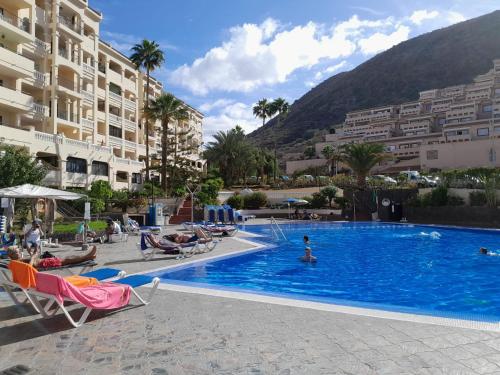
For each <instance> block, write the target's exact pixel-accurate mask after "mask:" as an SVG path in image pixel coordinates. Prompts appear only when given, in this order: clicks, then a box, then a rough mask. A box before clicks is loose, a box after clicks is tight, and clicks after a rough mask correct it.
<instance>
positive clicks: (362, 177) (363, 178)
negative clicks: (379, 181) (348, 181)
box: [358, 174, 366, 188]
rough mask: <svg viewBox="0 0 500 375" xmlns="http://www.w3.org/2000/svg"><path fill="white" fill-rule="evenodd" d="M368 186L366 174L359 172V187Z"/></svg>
mask: <svg viewBox="0 0 500 375" xmlns="http://www.w3.org/2000/svg"><path fill="white" fill-rule="evenodd" d="M365 186H366V176H365V175H364V174H358V187H359V188H364V187H365Z"/></svg>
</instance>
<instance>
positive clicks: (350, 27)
mask: <svg viewBox="0 0 500 375" xmlns="http://www.w3.org/2000/svg"><path fill="white" fill-rule="evenodd" d="M396 27H397V29H396V31H394V33H392V34H388V35H385V34H380V33H375V34H373V35H375V41H376V42H377V43H378V47H377V50H379V48H380V47H381V46H382V45H388V46H389V47H390V46H391V45H392V44H391V43H393V41H396V40H404V39H403V38H402V37H403V34H408V33H409V28H408V27H402V26H398V25H397V24H396V22H395V20H394V19H393V18H391V17H389V18H385V19H380V20H363V19H360V18H359V17H358V16H356V15H354V16H352V17H351V18H350V19H348V20H346V21H343V22H340V23H338V24H337V25H334V26H332V27H330V28H329V29H326V28H325V27H324V26H323V25H320V24H317V23H315V22H308V23H307V24H305V25H299V26H295V27H293V28H291V29H288V30H285V29H283V27H280V25H279V24H278V22H277V21H276V20H274V19H271V18H270V19H267V20H266V21H264V22H263V23H262V24H260V25H257V24H249V23H247V24H243V25H240V26H235V27H233V28H231V29H230V37H229V39H228V40H227V41H225V42H223V43H222V44H221V45H220V46H217V47H214V48H212V49H210V50H209V51H208V52H207V53H206V54H205V55H204V56H203V57H200V58H197V59H196V60H195V61H194V62H193V63H192V64H191V65H187V64H185V65H182V66H181V67H179V68H177V69H176V70H174V71H173V72H172V73H171V75H170V82H171V83H172V84H175V85H180V86H183V87H185V88H187V89H189V90H190V91H191V92H193V93H195V94H198V95H206V94H208V93H209V92H211V91H214V90H220V91H227V92H234V91H238V92H249V91H252V90H254V89H256V88H258V87H261V86H264V85H274V84H277V83H283V82H285V81H286V80H287V78H288V77H289V76H290V75H291V74H292V73H293V72H295V71H296V70H298V69H304V68H305V69H310V68H311V67H313V66H315V65H316V64H318V63H319V62H321V61H323V60H335V59H338V58H346V57H348V56H351V55H352V54H353V53H354V52H355V51H356V48H357V41H359V40H360V39H362V38H367V37H369V35H368V36H367V34H369V33H372V32H373V31H374V30H380V29H382V30H387V29H388V30H389V31H392V30H394V29H395V28H396ZM406 38H407V35H406ZM381 39H384V41H382V40H381ZM363 46H364V49H365V50H369V48H368V47H367V46H366V45H365V44H363Z"/></svg>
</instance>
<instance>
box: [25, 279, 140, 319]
mask: <svg viewBox="0 0 500 375" xmlns="http://www.w3.org/2000/svg"><path fill="white" fill-rule="evenodd" d="M35 277H36V289H37V290H38V291H40V292H43V293H47V294H52V295H54V296H55V297H56V298H57V300H58V301H59V302H61V303H62V302H63V299H64V298H69V299H71V300H74V301H77V302H80V303H81V304H82V305H84V306H86V307H90V308H93V309H104V310H107V309H117V308H120V307H123V306H126V305H128V303H129V300H130V286H128V285H121V284H115V283H101V284H99V285H93V286H87V287H84V288H77V287H75V286H74V285H72V284H70V283H68V282H67V281H66V280H64V279H63V278H62V277H61V276H59V275H53V274H49V273H44V272H37V273H36V274H35Z"/></svg>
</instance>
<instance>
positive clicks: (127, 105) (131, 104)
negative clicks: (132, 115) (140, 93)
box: [123, 99, 137, 112]
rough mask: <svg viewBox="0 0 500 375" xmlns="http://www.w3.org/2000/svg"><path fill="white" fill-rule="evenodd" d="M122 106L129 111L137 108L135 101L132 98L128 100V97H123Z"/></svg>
mask: <svg viewBox="0 0 500 375" xmlns="http://www.w3.org/2000/svg"><path fill="white" fill-rule="evenodd" d="M123 106H124V108H125V109H126V110H128V111H131V112H135V110H136V108H137V104H136V102H134V101H133V100H130V99H124V101H123Z"/></svg>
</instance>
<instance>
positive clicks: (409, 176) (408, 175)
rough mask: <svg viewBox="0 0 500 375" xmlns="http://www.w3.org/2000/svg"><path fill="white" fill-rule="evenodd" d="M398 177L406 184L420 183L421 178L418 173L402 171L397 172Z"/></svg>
mask: <svg viewBox="0 0 500 375" xmlns="http://www.w3.org/2000/svg"><path fill="white" fill-rule="evenodd" d="M399 176H400V177H401V178H402V179H403V180H405V181H406V182H413V183H415V184H419V183H422V176H421V175H420V172H419V171H403V172H399Z"/></svg>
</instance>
